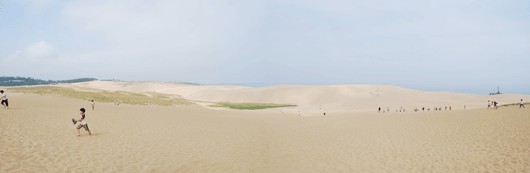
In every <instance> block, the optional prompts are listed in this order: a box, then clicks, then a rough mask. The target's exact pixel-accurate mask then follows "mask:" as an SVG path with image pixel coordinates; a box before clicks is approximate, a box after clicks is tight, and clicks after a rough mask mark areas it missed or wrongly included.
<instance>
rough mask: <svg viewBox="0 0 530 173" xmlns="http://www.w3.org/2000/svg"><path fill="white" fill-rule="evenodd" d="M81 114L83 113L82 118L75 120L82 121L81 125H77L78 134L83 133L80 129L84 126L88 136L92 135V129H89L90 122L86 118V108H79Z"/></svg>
mask: <svg viewBox="0 0 530 173" xmlns="http://www.w3.org/2000/svg"><path fill="white" fill-rule="evenodd" d="M79 114H81V119H78V120H74V121H76V122H80V123H79V125H77V127H76V129H77V136H81V133H80V132H79V129H81V128H84V129H85V131H87V132H88V136H92V133H90V129H88V124H87V123H86V119H85V108H81V109H79Z"/></svg>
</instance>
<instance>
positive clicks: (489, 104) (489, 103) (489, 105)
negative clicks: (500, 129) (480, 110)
mask: <svg viewBox="0 0 530 173" xmlns="http://www.w3.org/2000/svg"><path fill="white" fill-rule="evenodd" d="M490 108H491V102H490V101H489V100H488V109H490Z"/></svg>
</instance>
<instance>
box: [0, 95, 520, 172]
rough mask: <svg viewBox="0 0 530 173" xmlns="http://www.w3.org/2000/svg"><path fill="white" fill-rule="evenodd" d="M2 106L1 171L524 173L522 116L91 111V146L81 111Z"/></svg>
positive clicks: (17, 98)
mask: <svg viewBox="0 0 530 173" xmlns="http://www.w3.org/2000/svg"><path fill="white" fill-rule="evenodd" d="M240 89H241V88H240ZM243 89H244V88H243ZM166 90H169V89H167V88H166ZM385 92H386V90H385ZM258 95H259V94H258ZM441 95H443V94H441ZM8 96H9V99H10V106H11V109H9V110H6V109H0V136H1V137H0V159H1V161H0V172H529V171H530V165H529V164H530V108H526V109H519V108H518V107H507V108H499V109H498V110H486V109H485V108H476V109H468V110H462V109H459V110H452V111H437V112H433V111H430V112H413V111H408V112H406V113H396V112H390V113H385V114H383V113H376V112H375V111H371V112H363V111H351V112H341V111H336V113H328V114H327V115H326V116H320V115H319V114H310V116H308V115H306V114H304V112H302V116H301V117H299V116H298V115H297V113H295V112H289V113H287V112H286V113H283V114H282V113H280V112H279V109H274V110H273V111H271V110H269V111H241V110H213V109H207V108H204V107H200V106H190V107H178V106H175V107H163V106H132V105H120V106H115V105H114V104H113V103H97V104H96V110H87V113H86V114H87V121H88V125H89V127H90V128H91V130H92V133H93V136H92V137H89V136H88V135H87V133H86V132H84V131H82V132H81V134H82V136H81V137H76V135H77V132H76V130H75V126H74V125H73V124H72V123H71V121H70V119H71V118H79V117H80V116H79V112H78V109H79V108H80V107H85V108H89V107H90V102H87V101H83V100H78V99H70V98H63V97H54V96H50V95H42V96H39V95H33V94H16V93H8ZM435 96H436V95H435ZM188 97H192V95H189V96H188ZM193 97H202V96H200V95H197V96H193ZM234 97H235V96H234ZM388 97H390V96H388ZM426 97H429V96H426ZM433 97H434V96H433ZM447 97H448V99H447V100H451V98H452V96H447ZM501 97H503V96H501ZM501 97H499V98H501ZM504 97H506V96H504ZM249 98H251V97H249ZM484 98H485V97H484ZM407 99H411V100H412V99H413V98H412V97H407ZM480 99H482V98H480ZM455 101H457V102H459V101H462V100H458V99H455ZM470 101H476V100H470ZM482 101H483V100H479V101H476V102H482ZM390 102H391V101H389V103H390ZM403 103H407V102H406V101H404V102H403ZM506 103H507V102H506ZM409 104H410V103H409ZM412 104H413V103H412ZM424 104H427V103H424ZM440 106H442V105H440ZM410 110H412V109H410Z"/></svg>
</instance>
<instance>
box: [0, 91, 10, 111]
mask: <svg viewBox="0 0 530 173" xmlns="http://www.w3.org/2000/svg"><path fill="white" fill-rule="evenodd" d="M0 94H2V105H3V106H4V108H6V107H7V109H9V103H8V102H7V101H8V100H7V96H6V93H4V90H0Z"/></svg>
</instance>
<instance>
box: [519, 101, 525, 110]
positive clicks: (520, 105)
mask: <svg viewBox="0 0 530 173" xmlns="http://www.w3.org/2000/svg"><path fill="white" fill-rule="evenodd" d="M521 107H523V108H525V107H524V103H523V99H521V104H519V109H521ZM525 109H526V108H525Z"/></svg>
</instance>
